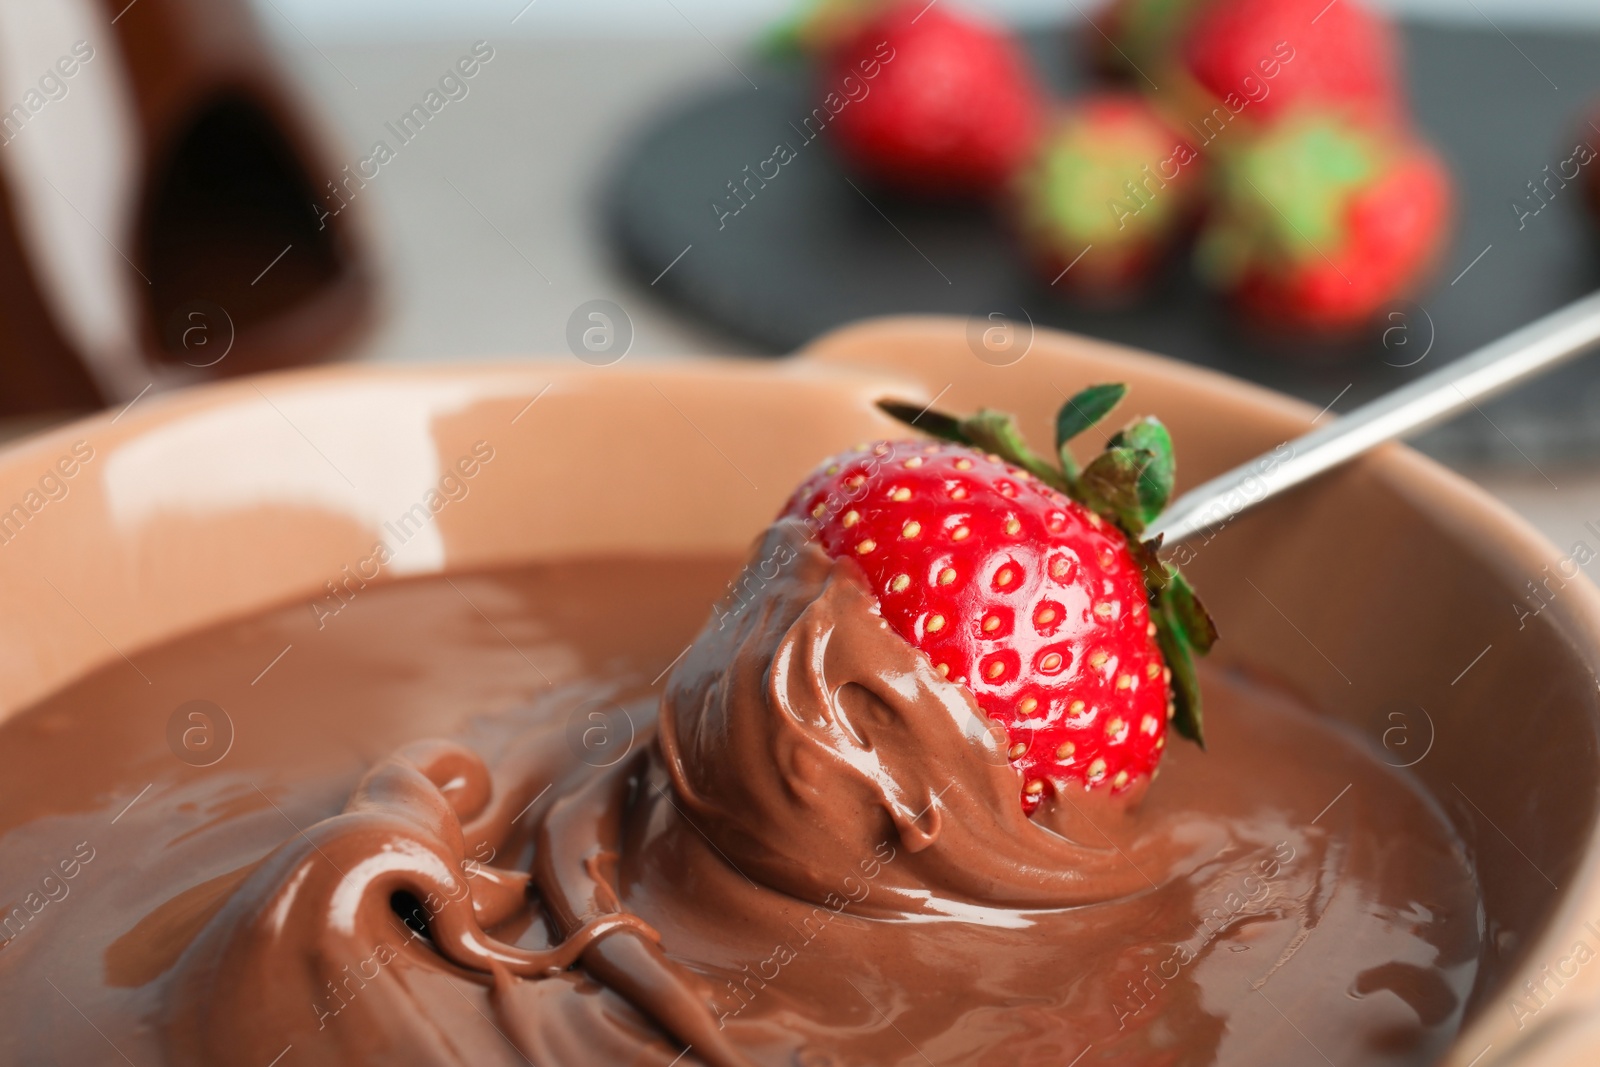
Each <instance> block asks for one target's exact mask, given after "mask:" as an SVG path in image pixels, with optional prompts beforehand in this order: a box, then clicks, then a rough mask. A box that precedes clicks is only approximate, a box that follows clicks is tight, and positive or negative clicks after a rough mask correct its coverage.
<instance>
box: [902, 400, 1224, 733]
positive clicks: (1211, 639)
mask: <svg viewBox="0 0 1600 1067" xmlns="http://www.w3.org/2000/svg"><path fill="white" fill-rule="evenodd" d="M1127 392H1128V387H1127V386H1126V385H1122V384H1117V383H1114V384H1108V385H1091V386H1089V387H1088V388H1086V389H1084V390H1082V391H1081V392H1079V393H1078V394H1077V395H1075V396H1073V397H1070V398H1069V399H1068V400H1067V402H1066V403H1065V404H1063V405H1062V406H1061V410H1060V411H1059V412H1058V413H1057V414H1056V455H1055V456H1054V457H1053V458H1051V459H1046V458H1045V457H1043V456H1041V455H1039V454H1038V453H1036V452H1034V451H1033V450H1032V449H1031V448H1029V447H1028V443H1027V442H1026V441H1025V440H1023V437H1022V430H1021V428H1020V427H1019V426H1018V425H1017V420H1016V417H1015V416H1014V415H1011V414H1010V413H1009V412H1004V411H994V410H991V409H988V408H984V409H982V410H980V411H978V412H977V413H976V414H973V415H968V416H966V417H964V418H962V417H957V416H955V415H947V414H945V413H944V412H940V411H933V410H931V409H929V408H924V407H921V406H919V405H917V404H911V403H907V402H904V401H899V400H880V401H879V402H878V407H879V408H880V409H881V410H882V411H883V412H884V413H885V414H887V415H889V416H890V417H891V418H894V419H897V420H899V421H900V422H903V423H905V424H906V425H907V426H910V427H911V428H912V429H915V430H920V431H921V432H923V433H925V434H928V435H929V436H931V437H936V438H939V439H941V440H945V441H952V442H955V443H956V444H961V445H966V446H967V447H969V448H975V449H978V450H979V451H981V452H988V453H992V454H994V455H997V456H999V457H1000V458H1001V459H1003V460H1005V461H1006V462H1007V463H1010V464H1012V465H1013V466H1016V467H1019V468H1021V469H1022V470H1025V471H1027V472H1028V473H1029V474H1031V475H1033V476H1034V477H1035V478H1038V479H1039V480H1040V481H1041V482H1044V483H1045V484H1046V485H1049V486H1051V487H1053V488H1055V489H1058V490H1060V491H1061V492H1062V493H1064V494H1066V496H1067V497H1069V498H1070V499H1072V500H1075V501H1077V502H1078V503H1080V504H1082V505H1083V506H1084V507H1086V508H1088V509H1089V510H1090V511H1092V512H1094V513H1095V514H1096V515H1098V516H1100V517H1101V518H1102V519H1104V520H1106V521H1107V522H1110V523H1112V524H1113V525H1115V526H1116V527H1117V528H1118V529H1120V530H1121V531H1122V532H1123V534H1124V535H1126V537H1127V539H1128V550H1129V551H1130V552H1131V553H1132V554H1133V558H1134V560H1135V561H1136V562H1137V563H1138V564H1139V568H1140V570H1141V571H1142V572H1143V574H1144V584H1145V593H1146V595H1147V596H1148V597H1149V600H1150V618H1151V621H1152V622H1153V623H1155V627H1156V643H1157V644H1158V645H1159V646H1160V648H1161V655H1162V657H1163V658H1164V659H1165V660H1166V661H1167V666H1168V667H1169V668H1170V669H1171V671H1172V684H1171V692H1172V702H1173V715H1172V725H1173V727H1174V728H1175V729H1176V730H1177V731H1178V733H1180V734H1182V735H1183V736H1184V737H1187V738H1188V739H1189V740H1191V741H1193V742H1195V744H1197V745H1199V746H1200V747H1201V748H1204V747H1205V735H1204V731H1203V726H1202V718H1201V708H1200V679H1199V675H1198V674H1197V673H1196V671H1195V658H1196V657H1197V656H1203V655H1205V654H1206V653H1207V652H1210V651H1211V646H1212V645H1213V644H1215V643H1216V640H1217V627H1216V623H1215V622H1213V621H1212V619H1211V615H1210V614H1209V613H1208V612H1207V611H1206V609H1205V606H1204V605H1202V604H1201V603H1200V598H1199V597H1198V596H1196V595H1195V591H1194V587H1193V586H1191V585H1190V584H1189V582H1188V580H1187V579H1186V578H1184V576H1183V575H1182V574H1181V573H1179V571H1178V568H1177V567H1175V566H1174V565H1172V564H1170V563H1167V562H1164V561H1163V560H1162V559H1161V558H1160V556H1159V555H1158V553H1159V551H1160V548H1161V537H1160V536H1159V535H1157V536H1156V537H1153V538H1150V539H1148V540H1146V539H1144V537H1143V533H1144V530H1145V527H1147V526H1148V525H1149V524H1150V523H1151V522H1153V521H1154V520H1155V518H1156V517H1157V516H1158V515H1160V514H1161V512H1162V511H1163V510H1164V509H1165V508H1166V506H1167V501H1168V500H1169V499H1170V498H1171V496H1172V488H1173V480H1174V475H1175V473H1176V469H1177V464H1176V461H1175V459H1174V457H1173V451H1172V436H1171V435H1170V434H1169V433H1168V432H1167V428H1166V427H1165V426H1163V425H1162V424H1161V421H1160V420H1159V419H1156V418H1154V417H1151V416H1146V417H1145V418H1141V419H1135V420H1133V421H1132V422H1130V423H1128V424H1127V425H1126V426H1124V427H1123V428H1122V429H1120V430H1118V431H1117V432H1116V433H1114V434H1112V435H1111V436H1110V437H1109V438H1108V439H1107V441H1106V446H1105V449H1104V450H1103V451H1102V452H1101V453H1100V454H1099V455H1097V456H1095V457H1094V459H1092V460H1090V461H1089V463H1088V464H1086V465H1084V466H1083V467H1081V468H1080V467H1079V465H1078V462H1077V460H1076V459H1075V458H1074V457H1073V455H1072V452H1071V451H1070V449H1069V448H1068V444H1069V443H1070V442H1071V441H1072V439H1073V438H1075V437H1077V436H1078V435H1079V434H1081V433H1083V432H1084V431H1085V430H1087V429H1089V428H1090V427H1091V426H1094V425H1096V424H1098V423H1099V422H1100V420H1101V419H1103V418H1105V417H1106V416H1107V415H1108V414H1110V413H1111V410H1112V409H1113V408H1115V407H1116V406H1117V404H1118V403H1119V402H1121V400H1122V398H1123V397H1124V396H1125V395H1127Z"/></svg>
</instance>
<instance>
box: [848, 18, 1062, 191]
mask: <svg viewBox="0 0 1600 1067" xmlns="http://www.w3.org/2000/svg"><path fill="white" fill-rule="evenodd" d="M864 70H875V71H877V74H876V76H875V77H873V78H871V79H870V80H863V79H862V78H861V76H860V72H862V71H864ZM847 77H848V78H850V79H851V81H850V82H849V83H848V84H857V83H859V84H861V85H863V86H864V87H865V89H866V92H865V94H864V95H862V96H860V97H859V98H858V99H854V100H849V101H842V102H841V106H840V109H839V110H838V111H837V114H836V115H835V117H834V119H833V121H832V124H831V125H830V126H829V127H828V128H829V129H831V130H833V131H834V136H835V138H836V143H837V145H838V148H839V151H840V152H841V153H842V154H843V156H844V158H845V160H846V162H847V163H849V164H850V166H851V167H853V168H854V169H855V170H856V171H858V172H859V173H860V174H862V175H863V176H865V177H866V178H868V179H869V180H871V181H873V182H875V183H878V184H881V185H884V186H887V187H889V188H892V189H894V190H896V191H899V192H902V193H907V194H911V195H916V196H923V197H949V196H986V195H989V194H992V193H995V192H997V191H998V190H1000V189H1001V188H1002V187H1003V186H1004V185H1005V183H1006V182H1007V181H1008V180H1009V179H1010V178H1011V176H1012V175H1013V174H1015V173H1016V170H1017V168H1018V167H1019V166H1020V165H1021V164H1022V163H1023V162H1024V160H1026V159H1027V157H1028V156H1029V155H1030V153H1031V152H1032V151H1033V146H1034V142H1035V139H1036V138H1037V136H1038V132H1039V123H1040V115H1041V110H1042V102H1041V95H1040V91H1039V89H1038V87H1037V85H1036V84H1035V82H1034V79H1033V75H1032V73H1031V72H1030V70H1029V68H1028V65H1027V62H1026V60H1025V59H1024V58H1023V55H1022V52H1021V50H1020V49H1019V48H1018V47H1017V45H1016V43H1015V42H1014V41H1012V40H1011V38H1010V37H1009V36H1007V35H1006V34H1005V32H1004V31H1002V30H1000V29H998V28H995V27H991V26H990V25H989V24H988V23H986V22H981V21H978V20H977V19H975V18H972V17H970V16H968V15H965V14H959V13H957V12H955V11H952V10H951V9H950V7H949V5H948V4H940V5H930V4H926V3H925V2H924V0H910V2H907V3H896V4H894V5H893V6H891V7H889V8H888V9H886V10H884V11H883V12H881V13H879V14H878V15H877V16H876V17H874V18H872V19H870V20H869V21H867V22H866V23H865V25H863V26H862V27H861V29H860V30H858V31H857V33H856V36H855V37H854V38H853V39H852V40H851V41H850V42H849V43H847V44H844V45H842V46H840V47H839V48H837V49H836V50H834V52H833V53H832V54H831V55H830V56H829V57H828V62H826V63H824V64H823V65H822V68H821V89H822V91H823V92H825V93H830V94H833V95H834V96H835V97H836V98H837V97H838V94H839V92H840V90H839V86H840V85H843V84H846V82H845V79H846V78H847ZM830 110H831V109H830Z"/></svg>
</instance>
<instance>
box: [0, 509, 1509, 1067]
mask: <svg viewBox="0 0 1600 1067" xmlns="http://www.w3.org/2000/svg"><path fill="white" fill-rule="evenodd" d="M756 558H757V559H759V560H763V561H772V560H777V561H779V562H780V564H781V565H780V566H778V567H777V577H776V578H770V579H754V575H753V574H752V577H753V579H754V580H752V581H751V582H749V583H746V585H745V588H746V589H755V588H757V587H759V589H760V593H759V595H758V596H756V597H755V598H754V599H747V600H745V601H742V602H741V601H731V602H728V603H726V604H724V605H723V607H722V609H719V611H718V612H716V613H714V614H713V617H712V621H711V622H710V623H708V624H704V626H703V629H702V630H701V632H700V636H699V637H698V638H695V639H694V644H693V646H692V647H691V648H688V649H687V650H686V649H685V647H684V646H685V643H686V642H689V641H690V640H691V638H693V637H694V633H695V631H696V628H697V627H701V626H702V624H703V623H704V619H705V606H706V605H707V604H708V603H709V602H711V600H712V599H713V598H714V597H716V596H717V595H718V592H719V589H720V587H721V586H722V585H723V583H724V581H725V579H726V575H727V574H728V573H729V572H730V571H731V570H732V567H731V565H730V564H729V562H728V561H722V560H686V559H671V560H665V559H664V560H656V561H648V560H626V561H619V560H606V561H597V562H588V563H572V564H566V565H562V566H559V567H554V566H551V567H538V568H531V569H525V570H519V571H508V572H503V573H496V574H489V575H483V576H479V577H474V578H455V579H454V580H453V581H450V582H447V581H445V580H443V579H431V578H430V579H419V580H413V581H409V582H404V583H397V584H394V585H389V586H384V587H375V588H372V589H369V590H364V591H362V592H361V593H360V594H359V595H358V596H357V598H356V599H354V600H353V601H351V602H350V603H349V604H348V605H347V607H346V609H345V610H343V611H341V612H340V613H339V614H338V615H337V616H335V617H332V618H325V619H323V620H322V623H323V625H322V628H321V629H320V630H319V629H318V626H317V620H316V619H315V617H314V616H313V615H312V613H310V612H309V611H308V610H307V608H306V607H305V605H303V604H298V605H293V606H290V607H287V608H284V609H281V610H278V611H275V612H272V613H269V614H266V615H263V616H261V617H259V618H256V619H250V620H245V621H240V622H233V623H228V624H225V625H221V626H218V627H216V628H214V629H212V630H210V631H207V632H204V633H201V634H198V635H195V636H193V637H190V638H186V639H183V640H180V641H177V642H174V643H173V644H171V645H169V646H167V647H164V648H161V649H156V650H152V651H148V652H144V653H140V654H139V655H137V656H136V657H135V659H134V663H136V664H137V666H136V667H133V666H131V665H130V664H126V663H122V662H120V661H119V662H118V663H117V664H115V665H114V666H111V667H108V668H106V669H104V670H102V671H101V672H99V673H97V674H95V675H93V676H91V677H89V678H87V679H85V680H84V681H82V682H81V683H79V684H77V685H75V686H73V687H72V688H71V689H69V690H67V691H65V692H63V693H61V694H59V695H57V696H55V697H53V698H51V699H49V700H47V701H45V702H43V703H42V704H40V705H38V706H37V707H35V708H33V709H31V710H29V711H28V712H26V713H24V714H22V715H19V716H17V717H16V718H14V719H12V720H11V721H9V722H8V723H6V724H5V726H4V727H3V728H0V737H3V741H0V906H4V908H5V916H6V925H5V926H4V927H3V929H0V936H3V937H4V938H6V941H5V943H4V946H3V947H0V993H3V994H4V995H3V996H0V1059H3V1060H4V1061H5V1062H18V1063H34V1062H65V1063H85V1064H87V1063H98V1062H107V1063H110V1062H122V1060H123V1058H124V1057H126V1058H127V1059H128V1060H130V1061H131V1062H134V1063H138V1064H140V1065H141V1067H143V1065H147V1064H160V1063H167V1064H185V1065H187V1064H211V1063H224V1062H226V1063H260V1064H266V1063H272V1062H275V1061H274V1058H275V1057H279V1056H282V1059H281V1060H279V1061H276V1062H279V1063H282V1064H284V1065H285V1067H292V1065H296V1064H335V1063H363V1064H379V1063H382V1064H475V1065H476V1064H522V1063H535V1064H539V1065H540V1067H560V1065H565V1064H590V1063H605V1064H610V1063H639V1064H657V1065H661V1067H665V1065H668V1064H672V1063H683V1064H689V1063H704V1064H713V1065H736V1064H763V1065H779V1064H783V1065H791V1064H792V1065H804V1067H823V1065H837V1067H844V1065H856V1064H908V1065H910V1064H919V1065H920V1064H927V1063H933V1064H939V1065H944V1064H968V1063H972V1064H991V1063H993V1064H1007V1065H1012V1064H1023V1065H1032V1064H1040V1065H1043V1064H1066V1063H1074V1062H1076V1063H1080V1064H1084V1065H1090V1064H1093V1065H1105V1064H1128V1065H1133V1064H1140V1065H1143V1064H1210V1063H1224V1064H1247V1065H1248V1064H1281V1063H1289V1062H1296V1063H1299V1062H1307V1063H1309V1062H1317V1061H1319V1060H1321V1059H1324V1058H1326V1059H1328V1060H1330V1061H1331V1062H1335V1063H1339V1064H1353V1063H1362V1064H1421V1063H1427V1062H1431V1061H1432V1060H1433V1059H1434V1058H1435V1057H1436V1055H1437V1054H1438V1053H1439V1052H1440V1051H1441V1050H1442V1049H1443V1047H1444V1046H1445V1044H1446V1043H1447V1042H1448V1040H1449V1039H1450V1037H1451V1036H1452V1035H1453V1034H1454V1032H1455V1030H1456V1028H1457V1027H1458V1025H1459V1023H1460V1019H1461V1015H1462V1011H1463V1004H1464V1000H1465V997H1466V994H1467V991H1468V990H1469V989H1470V987H1471V985H1472V980H1473V976H1474V973H1475V970H1476V961H1477V956H1478V950H1479V943H1480V936H1481V916H1480V913H1479V908H1478V902H1477V895H1476V892H1475V886H1474V883H1473V879H1472V875H1471V873H1470V870H1469V868H1468V866H1467V864H1466V863H1465V861H1464V859H1463V855H1462V851H1461V847H1460V845H1459V843H1458V842H1456V841H1455V840H1454V839H1453V837H1452V836H1451V834H1450V832H1449V831H1448V829H1447V828H1446V826H1445V823H1444V821H1443V819H1442V818H1441V817H1440V815H1439V814H1438V812H1437V811H1435V810H1434V809H1433V808H1432V807H1431V806H1430V805H1429V803H1428V802H1427V801H1426V800H1425V799H1424V798H1423V796H1422V794H1421V793H1420V792H1419V791H1418V790H1417V789H1415V788H1414V787H1413V786H1412V785H1411V784H1410V783H1409V782H1408V781H1407V780H1406V779H1405V778H1403V777H1402V776H1401V774H1400V773H1399V772H1396V771H1393V770H1391V769H1389V768H1387V767H1385V766H1383V765H1382V763H1380V762H1379V761H1378V760H1376V759H1375V758H1374V757H1373V756H1372V755H1371V754H1370V753H1369V752H1367V751H1365V750H1364V749H1363V748H1362V747H1361V745H1360V744H1359V743H1358V742H1356V741H1354V740H1352V739H1350V738H1346V737H1345V736H1344V735H1342V734H1341V733H1339V732H1337V731H1336V730H1335V729H1334V728H1332V727H1330V726H1329V725H1328V724H1326V723H1325V722H1323V721H1321V720H1319V719H1316V718H1314V717H1312V716H1311V715H1309V714H1308V713H1306V712H1305V711H1303V710H1302V709H1301V708H1299V707H1298V706H1296V705H1295V703H1294V702H1293V701H1291V700H1290V699H1288V698H1287V697H1285V696H1283V695H1282V694H1280V693H1278V692H1277V691H1275V690H1274V689H1272V688H1271V687H1269V686H1268V685H1266V684H1264V683H1262V682H1260V681H1255V680H1251V679H1248V678H1245V677H1242V676H1239V675H1237V674H1233V673H1228V672H1224V671H1220V670H1207V671H1205V678H1204V681H1205V685H1206V689H1207V697H1208V715H1209V724H1210V739H1209V740H1210V746H1211V750H1210V752H1209V753H1201V752H1199V751H1198V750H1196V749H1194V748H1193V747H1192V746H1189V745H1187V744H1174V745H1172V746H1170V747H1169V748H1168V751H1167V756H1166V759H1165V761H1164V763H1163V766H1162V769H1161V773H1160V775H1159V777H1158V779H1157V780H1156V781H1155V783H1154V784H1153V785H1152V786H1151V787H1150V788H1149V790H1148V792H1147V793H1146V794H1145V795H1144V796H1143V797H1142V798H1138V802H1137V804H1135V805H1134V806H1132V807H1113V806H1111V805H1110V804H1109V803H1107V802H1104V801H1100V800H1098V799H1094V798H1091V796H1090V795H1088V794H1084V793H1078V792H1069V793H1066V794H1063V795H1061V796H1059V797H1057V798H1055V799H1054V800H1052V801H1051V802H1050V803H1049V804H1047V806H1046V807H1045V808H1044V809H1042V810H1041V812H1040V813H1039V815H1038V816H1037V817H1036V818H1034V819H1032V820H1030V819H1028V818H1026V817H1024V816H1023V815H1022V814H1021V811H1020V810H1019V808H1018V806H1017V802H1016V797H1017V780H1016V774H1015V772H1014V771H1012V770H1011V769H1010V768H1009V766H1008V765H1007V761H1006V758H1005V754H1004V751H1003V746H1002V745H1001V739H998V738H996V737H995V736H993V735H992V734H991V732H990V731H989V730H988V729H987V728H986V727H985V724H984V723H983V722H982V720H981V719H980V718H979V716H978V713H977V712H976V708H975V706H974V704H973V702H972V700H971V698H970V696H969V695H968V694H967V693H966V691H965V690H964V689H963V688H961V687H959V686H956V685H953V684H951V683H948V682H946V681H944V680H943V679H942V678H940V677H939V676H938V674H937V673H936V672H934V671H932V670H931V668H930V666H929V664H928V662H927V661H926V659H925V658H924V657H922V656H921V654H920V653H917V652H915V651H914V650H912V649H911V648H910V647H909V646H907V645H906V644H905V643H904V642H902V641H901V640H900V639H899V638H897V637H896V636H894V635H893V634H892V633H891V632H890V631H889V630H888V629H887V628H886V627H885V626H884V624H883V623H882V621H881V620H880V619H879V618H878V616H877V614H876V612H875V610H874V608H873V600H872V597H871V595H870V593H869V592H868V591H867V590H866V589H865V587H864V586H863V584H862V582H861V579H860V574H859V571H857V570H856V568H855V567H854V565H853V564H851V563H849V562H832V561H829V560H827V559H826V558H825V557H823V556H822V555H821V554H820V553H818V552H816V551H815V550H814V549H812V548H808V547H805V546H803V545H802V544H800V543H799V542H798V541H797V540H796V539H795V537H794V534H793V531H791V530H788V529H785V528H783V527H781V526H780V527H775V528H774V530H773V531H771V532H770V533H769V534H768V537H767V540H766V542H765V543H764V544H763V545H762V546H761V547H760V549H759V550H758V553H757V557H756ZM772 569H773V568H772V566H771V564H770V562H769V563H768V564H767V566H765V567H764V568H763V571H764V572H765V573H770V572H771V571H772ZM286 648H287V651H285V649H286ZM280 653H281V658H277V659H275V658H274V657H279V656H280ZM680 654H681V658H679V657H680ZM269 664H270V666H269ZM669 664H675V665H674V666H673V667H672V670H671V672H670V674H669V673H668V672H666V670H665V668H667V666H668V665H669ZM146 678H148V682H146V681H145V679H146ZM195 699H204V700H209V701H212V702H214V704H215V705H216V706H217V707H219V708H221V709H222V712H221V713H215V712H214V713H212V714H211V716H210V719H208V720H204V721H203V722H202V721H200V720H189V719H187V718H185V716H186V715H187V714H188V711H185V712H183V713H181V714H179V722H178V726H177V728H176V730H169V725H170V722H171V720H172V719H173V716H174V714H175V712H176V709H178V708H180V706H182V705H185V704H186V702H188V701H191V700H195ZM188 710H191V711H192V710H193V707H192V706H191V707H190V708H189V709H188ZM224 714H225V716H226V721H225V722H224V721H223V715H224ZM191 722H195V723H198V724H199V725H201V726H203V728H204V729H206V730H211V731H216V733H215V736H214V737H209V738H204V739H202V740H206V741H207V742H208V744H210V747H209V748H206V747H204V746H202V749H201V752H202V754H201V755H196V753H195V751H194V750H192V749H186V748H185V747H184V744H183V741H182V738H183V729H184V728H186V724H188V723H191ZM658 722H659V734H658V726H657V724H658ZM230 724H231V730H230V728H229V725H230ZM169 738H176V740H169ZM223 741H227V742H228V744H227V745H226V746H224V745H223V744H222V742H223ZM218 752H223V753H225V754H223V755H222V756H221V758H220V759H216V762H214V763H211V764H210V765H209V766H205V767H197V766H192V765H191V764H195V763H201V762H209V761H210V760H212V759H214V758H215V757H216V756H217V754H218ZM179 753H181V754H182V755H183V757H184V758H180V756H179V755H178V754H179ZM147 787H148V788H147ZM68 872H70V874H69V873H68ZM686 1049H687V1050H688V1051H687V1053H686V1052H685V1050H686ZM1086 1050H1087V1051H1086ZM1080 1056H1081V1057H1082V1058H1081V1059H1075V1057H1080ZM680 1057H681V1058H680Z"/></svg>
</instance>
